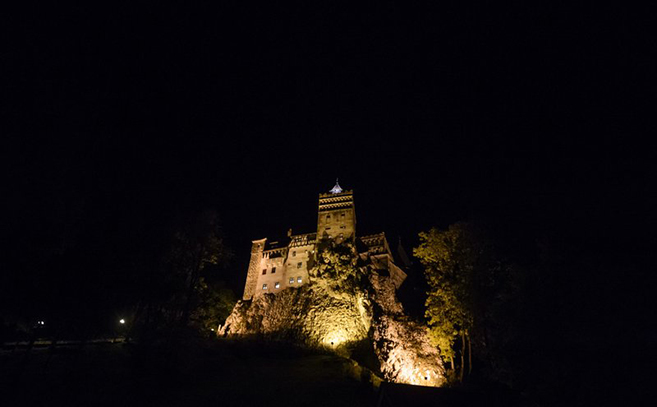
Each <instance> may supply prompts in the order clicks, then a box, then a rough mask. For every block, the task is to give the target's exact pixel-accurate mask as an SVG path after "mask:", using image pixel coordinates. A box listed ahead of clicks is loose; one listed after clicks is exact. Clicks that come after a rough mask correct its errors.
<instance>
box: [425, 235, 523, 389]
mask: <svg viewBox="0 0 657 407" xmlns="http://www.w3.org/2000/svg"><path fill="white" fill-rule="evenodd" d="M414 255H415V256H416V257H417V258H418V259H419V260H420V262H421V263H422V265H423V266H424V271H425V276H426V279H427V282H428V285H429V290H428V292H427V301H426V314H425V315H426V317H427V319H428V325H429V331H430V335H431V337H432V339H433V341H434V343H435V344H436V345H437V346H438V347H439V348H440V351H441V355H442V357H443V358H444V359H445V361H449V363H450V365H451V369H452V375H453V376H458V379H459V381H463V379H464V376H465V374H466V373H468V374H470V373H471V372H472V363H473V342H474V347H477V348H479V349H478V350H479V354H482V355H483V354H485V353H486V349H485V348H486V347H487V346H488V343H489V342H490V338H488V337H489V336H490V334H491V330H490V329H489V328H490V326H491V324H492V322H494V321H493V319H494V318H495V317H496V314H495V311H494V310H495V309H497V307H498V304H499V302H500V301H504V300H505V299H506V294H505V289H504V287H505V285H506V284H507V282H508V278H507V276H508V275H509V271H510V270H511V269H512V267H511V266H509V265H507V264H505V263H504V262H503V261H501V260H500V259H499V256H498V255H497V254H496V252H495V250H494V246H493V243H492V240H491V239H490V238H489V237H488V236H487V234H486V233H485V232H484V231H483V229H481V228H479V227H478V226H475V225H474V224H471V223H456V224H454V225H451V226H450V227H449V228H448V229H447V230H438V229H431V230H430V231H428V232H421V233H420V245H419V246H418V247H417V248H415V249H414ZM457 358H458V359H459V361H458V362H457V361H455V359H457Z"/></svg>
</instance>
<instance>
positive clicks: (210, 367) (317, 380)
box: [0, 343, 375, 407]
mask: <svg viewBox="0 0 657 407" xmlns="http://www.w3.org/2000/svg"><path fill="white" fill-rule="evenodd" d="M23 352H24V351H16V352H14V353H7V352H4V353H0V366H2V370H1V375H2V377H0V379H2V382H3V383H5V385H6V387H5V389H4V390H3V391H4V392H7V394H5V395H3V397H2V399H4V400H12V402H13V404H11V403H10V404H9V405H21V406H32V405H34V406H36V405H50V406H52V405H67V406H73V405H88V406H132V405H139V406H145V405H157V406H183V405H184V406H206V405H208V406H209V405H212V406H215V407H216V406H220V405H240V406H250V405H258V406H262V405H267V406H278V405H280V406H283V405H285V406H295V405H299V406H301V405H309V404H312V405H313V406H366V405H371V404H372V402H373V400H374V398H375V394H374V391H373V390H372V388H371V387H370V386H368V385H366V384H363V383H361V382H360V381H359V380H357V379H355V378H354V377H353V376H352V374H350V363H349V362H348V361H346V360H344V359H341V358H339V357H336V356H332V355H327V354H317V353H308V352H302V351H298V350H295V349H290V348H272V347H264V346H263V347H259V346H254V345H248V346H243V345H235V344H227V343H223V344H218V345H216V346H212V347H210V348H207V347H206V348H194V347H189V348H188V349H187V350H186V351H185V352H183V353H181V355H180V356H179V357H178V358H173V357H170V356H162V355H160V356H156V357H153V356H151V357H149V358H142V357H138V356H136V355H133V354H132V352H131V351H129V350H128V349H126V348H125V347H124V346H122V345H109V344H108V345H96V346H88V347H87V348H85V349H68V350H67V349H62V350H58V351H57V352H56V353H55V354H53V355H52V356H51V357H50V359H49V355H50V354H49V352H48V351H47V350H45V349H43V350H35V351H33V352H32V354H31V355H30V357H29V359H28V361H27V363H26V364H25V365H24V367H23V368H22V369H21V361H22V360H23V354H24V353H23ZM175 360H178V362H176V361H175Z"/></svg>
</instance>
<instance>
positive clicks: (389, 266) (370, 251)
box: [242, 181, 406, 300]
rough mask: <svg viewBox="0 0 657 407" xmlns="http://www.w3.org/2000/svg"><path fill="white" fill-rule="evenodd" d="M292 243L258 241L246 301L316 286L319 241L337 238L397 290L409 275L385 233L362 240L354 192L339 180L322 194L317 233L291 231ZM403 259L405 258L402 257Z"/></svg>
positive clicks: (249, 273) (252, 254)
mask: <svg viewBox="0 0 657 407" xmlns="http://www.w3.org/2000/svg"><path fill="white" fill-rule="evenodd" d="M288 239H289V242H287V243H286V244H281V242H278V241H267V238H264V239H260V240H254V241H253V245H252V247H251V260H250V262H249V268H248V272H247V277H246V284H245V286H244V295H243V297H242V298H243V299H244V300H250V299H252V298H254V297H258V296H260V295H262V294H265V293H274V294H275V293H279V292H281V291H282V290H285V289H287V288H293V287H299V286H301V285H304V284H309V283H310V284H312V281H310V279H309V275H308V271H309V270H311V269H312V268H313V266H314V265H315V258H316V256H315V255H316V252H317V244H318V242H320V241H322V240H324V239H333V240H335V241H336V242H338V243H340V242H342V241H346V240H350V241H352V242H354V243H355V244H356V248H357V250H358V254H359V256H360V257H361V258H362V259H364V260H365V259H368V260H370V261H371V263H372V264H373V265H374V267H375V268H376V270H377V271H378V272H379V273H380V274H385V275H389V276H390V277H391V280H392V281H393V282H394V285H395V287H396V288H399V287H400V286H401V284H402V283H403V281H404V279H405V278H406V273H405V272H404V271H403V270H402V269H401V268H399V267H398V266H397V265H395V263H394V261H393V256H392V253H391V251H390V247H389V246H388V241H387V240H386V237H385V234H384V233H379V234H375V235H369V236H362V237H358V236H357V235H356V210H355V208H354V194H353V191H344V190H343V189H342V188H340V185H339V184H338V182H337V181H336V183H335V186H334V187H333V189H331V190H330V191H329V192H328V193H326V194H319V204H318V211H317V231H316V232H313V233H306V234H300V235H292V233H291V232H288ZM402 258H403V257H402Z"/></svg>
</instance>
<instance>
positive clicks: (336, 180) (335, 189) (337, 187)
mask: <svg viewBox="0 0 657 407" xmlns="http://www.w3.org/2000/svg"><path fill="white" fill-rule="evenodd" d="M329 192H330V193H332V194H339V193H340V192H342V188H341V187H340V184H338V179H337V178H336V179H335V186H334V187H333V189H332V190H330V191H329Z"/></svg>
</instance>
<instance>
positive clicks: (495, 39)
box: [0, 2, 657, 280]
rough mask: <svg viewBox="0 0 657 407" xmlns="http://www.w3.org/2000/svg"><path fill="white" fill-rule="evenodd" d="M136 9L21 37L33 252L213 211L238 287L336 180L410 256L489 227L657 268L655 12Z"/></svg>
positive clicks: (18, 53) (21, 144) (25, 205)
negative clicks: (486, 221) (256, 251)
mask: <svg viewBox="0 0 657 407" xmlns="http://www.w3.org/2000/svg"><path fill="white" fill-rule="evenodd" d="M222 3H223V2H222ZM413 3H417V2H413ZM429 4H431V6H429ZM85 7H89V8H85ZM91 7H93V8H91ZM131 7H132V8H131ZM131 7H127V8H121V7H119V6H118V5H111V6H107V7H100V6H79V7H76V8H72V9H61V8H57V9H47V8H42V7H35V8H33V9H31V10H22V11H21V12H17V13H16V14H15V15H14V16H13V18H9V19H8V21H7V24H3V26H4V29H3V31H4V33H3V37H4V38H5V39H9V41H8V43H7V42H5V45H3V50H2V56H1V57H0V58H1V59H2V60H3V61H4V62H3V64H2V65H3V74H2V77H3V79H2V91H1V93H2V100H3V108H2V112H1V113H0V114H1V116H0V118H1V123H2V133H3V137H2V138H3V143H2V144H3V148H2V150H3V159H2V164H3V167H4V169H3V171H2V172H3V175H4V176H5V177H6V178H7V180H6V182H4V185H5V187H4V188H3V190H4V193H3V196H4V199H3V201H4V203H5V204H7V205H8V206H7V209H6V210H5V211H4V212H5V215H8V216H6V218H5V220H3V223H4V224H5V225H4V226H3V227H2V228H3V230H4V231H5V232H9V233H10V236H12V237H11V238H10V240H11V242H13V243H11V244H10V245H9V247H10V248H12V249H15V251H14V253H24V252H25V251H26V250H27V249H25V248H26V247H31V248H33V249H34V250H42V248H43V247H48V245H49V243H48V239H49V237H48V236H51V235H56V236H59V238H58V239H60V240H61V236H69V234H67V233H69V232H68V231H70V236H72V237H70V239H72V241H75V240H76V239H82V240H84V239H87V240H88V241H91V242H93V243H89V245H91V246H93V247H101V246H103V247H105V246H112V247H116V250H117V251H120V250H122V248H124V246H128V245H130V242H131V237H126V234H131V235H135V236H139V233H138V231H135V229H138V230H140V228H146V229H147V228H149V227H152V225H154V224H157V223H158V222H163V219H168V218H170V217H171V216H175V214H177V213H180V212H184V211H190V210H196V209H202V208H215V209H217V210H218V211H219V213H220V214H221V216H222V218H223V219H224V222H223V223H224V227H225V232H226V235H227V238H228V242H229V244H230V245H231V247H232V248H233V250H234V251H235V252H236V254H237V256H238V258H237V263H238V264H239V266H238V267H236V271H235V272H236V273H238V274H239V275H240V277H239V279H240V280H241V278H242V277H241V276H242V274H243V272H244V270H243V269H242V267H241V265H242V264H244V263H246V256H247V253H248V250H249V244H250V242H249V240H250V239H253V238H260V237H263V236H267V235H269V236H272V235H277V234H279V235H282V234H284V233H285V231H286V230H287V228H288V227H292V228H293V229H294V230H295V231H298V232H305V231H310V230H311V229H312V228H313V226H314V223H315V216H316V215H315V205H316V196H317V193H319V192H323V191H326V190H328V189H329V188H330V187H331V186H332V185H333V182H334V180H335V178H336V177H340V180H341V184H342V186H343V187H345V188H348V189H354V190H355V191H356V207H357V211H358V212H357V214H358V220H359V229H360V230H361V231H363V232H378V231H380V230H385V231H386V232H388V235H389V236H392V237H393V239H394V237H396V236H398V235H399V236H402V237H403V238H404V240H405V241H407V242H409V244H413V243H414V241H415V239H416V236H417V232H419V231H420V230H424V229H428V228H430V227H431V226H441V227H444V226H446V225H449V224H450V223H453V222H456V221H458V220H464V219H471V218H477V217H485V218H495V219H503V220H509V221H510V222H516V223H517V224H519V225H523V227H526V229H528V230H531V231H532V233H539V234H540V233H548V234H552V235H559V234H561V233H563V235H564V239H565V240H566V241H567V242H570V243H572V244H575V245H579V246H578V247H579V249H581V250H582V251H587V250H588V251H591V252H594V253H595V252H600V253H609V251H610V250H611V249H616V250H619V252H622V253H631V255H632V256H633V258H637V256H644V257H645V258H646V259H647V253H648V251H649V250H650V248H651V247H654V243H657V242H655V239H654V234H653V233H652V230H653V227H654V226H655V209H654V208H655V203H657V202H656V199H655V196H656V193H655V183H654V175H655V173H654V164H653V162H654V153H655V150H654V149H651V148H649V147H648V144H647V143H645V141H642V137H653V136H654V126H653V118H654V113H655V101H656V100H655V90H656V89H655V82H654V74H655V61H656V59H655V57H656V55H655V42H654V38H655V36H654V32H653V31H652V30H653V27H654V24H653V22H650V21H647V18H645V17H642V18H638V16H640V15H641V14H642V13H641V12H640V10H636V11H628V10H624V9H620V8H619V9H614V8H606V6H603V5H599V4H597V3H596V4H595V6H593V5H591V6H588V7H582V8H577V7H574V6H563V7H562V6H557V5H544V6H537V5H531V6H530V5H526V4H524V3H521V4H519V5H515V6H502V5H496V4H490V3H489V4H488V5H483V6H476V7H475V6H474V5H459V6H448V5H436V4H435V2H426V3H425V2H421V3H417V4H414V5H404V6H403V7H402V6H401V5H400V4H398V3H396V2H380V3H371V4H369V5H367V6H362V7H360V8H358V7H356V6H355V5H353V4H349V5H346V6H340V5H338V4H337V3H333V2H330V4H329V3H327V4H325V5H324V6H318V5H313V6H309V5H307V4H300V5H297V6H295V7H290V8H285V9H284V8H277V7H276V6H269V7H267V8H265V7H260V6H239V7H238V6H222V8H219V7H218V6H217V8H205V9H200V8H199V9H196V8H191V7H189V8H174V7H163V6H154V7H152V8H149V9H136V8H134V7H135V6H131ZM9 17H11V16H9ZM537 231H538V232H537ZM135 239H138V237H135ZM94 245H95V246H94ZM619 248H620V249H619ZM579 249H578V250H579ZM9 257H11V256H9ZM619 257H620V256H619ZM642 261H643V260H642ZM646 261H647V260H646ZM10 273H11V272H10Z"/></svg>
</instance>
